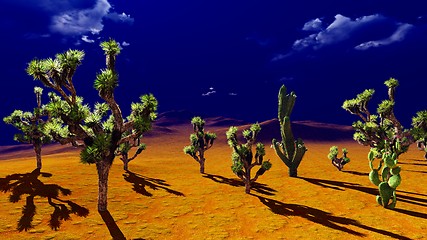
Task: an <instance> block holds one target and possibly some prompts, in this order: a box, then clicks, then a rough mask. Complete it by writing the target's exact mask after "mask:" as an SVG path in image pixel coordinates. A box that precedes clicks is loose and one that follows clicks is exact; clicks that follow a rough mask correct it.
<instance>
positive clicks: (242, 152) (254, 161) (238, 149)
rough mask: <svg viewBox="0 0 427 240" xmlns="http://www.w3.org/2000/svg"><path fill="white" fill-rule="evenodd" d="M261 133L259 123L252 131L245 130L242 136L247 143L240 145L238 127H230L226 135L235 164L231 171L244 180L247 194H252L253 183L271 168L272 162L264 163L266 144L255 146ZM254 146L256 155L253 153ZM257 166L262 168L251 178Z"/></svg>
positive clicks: (252, 127)
mask: <svg viewBox="0 0 427 240" xmlns="http://www.w3.org/2000/svg"><path fill="white" fill-rule="evenodd" d="M259 131H261V126H260V125H259V124H258V123H256V124H253V125H252V126H251V127H250V129H246V130H244V131H243V132H242V134H243V137H244V138H245V140H246V143H239V141H238V139H237V127H233V126H232V127H230V129H229V130H228V131H227V133H226V135H227V140H228V145H229V146H230V147H231V148H232V149H233V153H232V154H231V159H232V162H233V165H232V166H231V170H232V171H233V173H234V174H236V175H237V176H238V177H239V178H240V179H242V180H243V182H244V184H245V192H246V193H250V191H251V186H252V183H253V182H255V181H256V180H257V179H258V177H259V176H261V175H263V174H264V173H265V171H267V170H269V169H270V168H271V163H270V161H269V160H267V161H264V156H265V149H264V144H262V143H256V144H255V141H256V137H257V135H258V133H259ZM254 145H255V155H254V154H253V151H252V147H253V146H254ZM257 165H259V166H261V167H260V168H259V169H258V171H257V172H256V174H255V177H254V178H251V170H252V168H253V167H255V166H257Z"/></svg>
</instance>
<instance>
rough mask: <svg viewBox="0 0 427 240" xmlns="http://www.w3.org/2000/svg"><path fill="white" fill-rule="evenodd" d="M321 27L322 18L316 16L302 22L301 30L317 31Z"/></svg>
mask: <svg viewBox="0 0 427 240" xmlns="http://www.w3.org/2000/svg"><path fill="white" fill-rule="evenodd" d="M322 28H323V22H322V20H320V18H316V19H313V20H310V21H308V22H306V23H305V24H304V27H303V28H302V30H304V31H314V32H317V31H320V30H322Z"/></svg>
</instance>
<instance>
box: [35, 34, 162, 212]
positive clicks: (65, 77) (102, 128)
mask: <svg viewBox="0 0 427 240" xmlns="http://www.w3.org/2000/svg"><path fill="white" fill-rule="evenodd" d="M101 48H102V49H103V50H104V53H105V56H106V68H105V69H102V70H101V72H100V73H98V74H97V76H96V79H95V82H94V87H95V89H96V90H97V91H98V94H99V96H100V97H101V98H102V99H103V100H104V102H103V103H97V104H95V107H94V109H93V110H90V109H89V107H88V106H87V105H83V99H82V98H81V97H79V96H78V95H77V93H76V90H75V87H74V83H73V76H74V73H75V71H76V69H77V67H78V66H79V65H80V64H81V62H82V60H83V57H84V52H83V51H78V50H68V51H66V52H65V53H61V54H57V55H56V57H55V59H44V60H33V61H31V62H30V63H29V66H28V68H27V72H28V74H29V75H31V76H32V77H34V78H35V79H37V80H40V81H41V82H42V83H43V84H44V85H45V86H47V87H49V88H52V89H53V90H55V92H57V93H58V94H59V95H57V94H56V93H50V94H49V96H50V102H49V104H48V105H47V106H46V109H47V111H48V112H49V114H50V115H51V116H52V117H54V118H60V119H61V120H62V121H63V123H64V124H66V125H67V126H68V129H66V130H67V132H66V134H65V133H64V132H62V133H58V132H57V131H56V130H57V129H53V128H52V129H51V134H52V136H53V137H54V138H55V140H56V141H59V142H60V143H62V144H66V143H71V144H73V145H74V146H80V147H82V148H83V149H82V151H81V153H80V158H81V161H82V162H83V163H88V164H92V163H94V164H95V165H96V169H97V172H98V190H99V191H98V211H100V212H103V211H106V210H107V189H108V174H109V171H110V168H111V165H112V163H113V160H114V158H115V156H116V154H117V153H118V151H120V149H119V148H120V146H122V144H127V143H129V144H130V146H134V144H133V142H135V141H138V140H137V139H138V138H140V137H141V136H142V134H143V133H144V132H146V131H148V130H149V129H150V128H151V123H152V121H154V119H155V118H156V110H157V100H156V99H155V98H154V96H153V95H151V94H148V95H143V96H141V97H140V102H138V103H132V105H131V113H130V115H129V116H128V117H127V118H124V117H123V116H122V112H121V110H120V107H119V105H118V104H117V102H116V100H115V97H114V90H115V88H116V87H117V86H118V75H117V72H116V70H115V63H116V57H117V55H118V54H119V53H120V47H119V44H118V43H117V42H116V41H114V40H109V41H106V42H102V43H101Z"/></svg>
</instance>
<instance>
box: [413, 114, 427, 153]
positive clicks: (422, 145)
mask: <svg viewBox="0 0 427 240" xmlns="http://www.w3.org/2000/svg"><path fill="white" fill-rule="evenodd" d="M411 133H412V136H413V137H414V139H415V140H416V141H417V147H418V149H419V150H421V151H425V152H426V153H425V155H424V158H425V159H427V148H426V145H427V111H426V110H424V111H419V112H417V116H415V117H413V118H412V129H411Z"/></svg>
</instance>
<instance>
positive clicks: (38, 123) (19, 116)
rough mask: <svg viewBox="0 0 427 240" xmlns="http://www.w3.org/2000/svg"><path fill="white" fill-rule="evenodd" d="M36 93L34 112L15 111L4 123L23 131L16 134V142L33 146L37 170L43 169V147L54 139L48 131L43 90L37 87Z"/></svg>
mask: <svg viewBox="0 0 427 240" xmlns="http://www.w3.org/2000/svg"><path fill="white" fill-rule="evenodd" d="M34 93H35V94H36V99H37V107H36V108H34V111H33V112H23V111H21V110H15V111H13V113H12V114H11V115H9V116H7V117H5V118H3V121H4V122H5V123H7V124H11V125H12V126H14V127H15V128H17V129H18V130H20V131H21V133H18V134H15V136H14V139H15V141H18V142H21V143H29V144H32V145H33V148H34V152H35V153H36V160H37V168H38V169H41V168H42V146H43V145H44V144H47V143H50V142H51V141H52V138H51V136H50V135H49V134H48V133H47V131H46V123H47V121H48V120H47V114H46V112H45V111H44V110H43V108H42V103H41V96H42V93H43V89H42V88H40V87H35V88H34Z"/></svg>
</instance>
